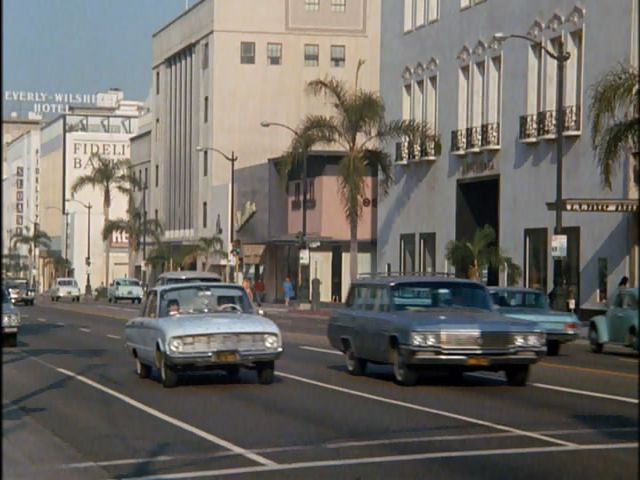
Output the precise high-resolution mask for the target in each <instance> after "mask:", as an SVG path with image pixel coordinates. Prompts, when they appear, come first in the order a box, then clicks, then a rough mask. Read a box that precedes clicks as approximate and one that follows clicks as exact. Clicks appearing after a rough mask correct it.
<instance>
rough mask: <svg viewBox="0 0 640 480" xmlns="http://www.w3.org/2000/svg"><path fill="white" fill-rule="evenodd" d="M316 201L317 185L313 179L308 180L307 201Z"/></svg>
mask: <svg viewBox="0 0 640 480" xmlns="http://www.w3.org/2000/svg"><path fill="white" fill-rule="evenodd" d="M315 199H316V184H315V181H314V180H313V179H312V178H311V179H309V180H307V201H313V200H315Z"/></svg>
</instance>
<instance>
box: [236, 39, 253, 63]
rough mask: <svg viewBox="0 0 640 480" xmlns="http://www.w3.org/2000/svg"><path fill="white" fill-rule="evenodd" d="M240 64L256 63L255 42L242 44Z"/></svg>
mask: <svg viewBox="0 0 640 480" xmlns="http://www.w3.org/2000/svg"><path fill="white" fill-rule="evenodd" d="M240 63H242V64H245V65H249V64H254V63H256V44H255V42H240Z"/></svg>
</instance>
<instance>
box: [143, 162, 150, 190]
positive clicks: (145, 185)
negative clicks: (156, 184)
mask: <svg viewBox="0 0 640 480" xmlns="http://www.w3.org/2000/svg"><path fill="white" fill-rule="evenodd" d="M148 186H149V167H144V189H145V190H146V189H147V187H148Z"/></svg>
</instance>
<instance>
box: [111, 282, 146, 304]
mask: <svg viewBox="0 0 640 480" xmlns="http://www.w3.org/2000/svg"><path fill="white" fill-rule="evenodd" d="M143 297H144V291H143V290H142V285H141V284H140V281H139V280H136V279H135V278H116V279H115V280H114V281H113V282H111V285H109V289H108V290H107V300H108V301H109V303H111V302H114V303H118V300H131V303H136V302H138V303H140V302H142V298H143Z"/></svg>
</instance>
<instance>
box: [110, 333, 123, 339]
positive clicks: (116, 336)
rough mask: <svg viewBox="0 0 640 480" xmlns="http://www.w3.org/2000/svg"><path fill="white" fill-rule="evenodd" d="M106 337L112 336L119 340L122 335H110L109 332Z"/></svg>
mask: <svg viewBox="0 0 640 480" xmlns="http://www.w3.org/2000/svg"><path fill="white" fill-rule="evenodd" d="M107 337H109V338H113V339H114V340H120V339H121V338H122V337H120V336H118V335H111V334H110V333H108V334H107Z"/></svg>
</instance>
